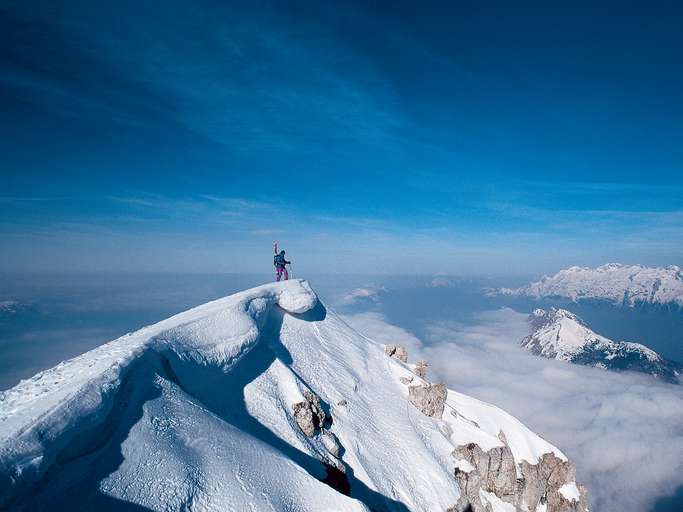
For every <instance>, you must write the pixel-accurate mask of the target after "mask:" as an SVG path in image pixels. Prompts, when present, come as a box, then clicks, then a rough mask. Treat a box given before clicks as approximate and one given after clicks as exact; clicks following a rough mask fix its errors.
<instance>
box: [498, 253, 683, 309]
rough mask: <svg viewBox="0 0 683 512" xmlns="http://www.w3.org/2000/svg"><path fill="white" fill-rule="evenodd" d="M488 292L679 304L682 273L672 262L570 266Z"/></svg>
mask: <svg viewBox="0 0 683 512" xmlns="http://www.w3.org/2000/svg"><path fill="white" fill-rule="evenodd" d="M490 293H492V294H500V295H516V296H526V297H533V298H537V299H540V298H564V299H569V300H571V301H574V302H578V301H584V300H601V301H608V302H612V303H614V304H618V305H623V306H626V307H634V306H636V305H638V304H653V305H672V304H673V305H677V306H678V307H683V272H682V271H681V269H680V268H679V267H678V266H676V265H669V266H666V267H645V266H642V265H624V264H622V263H607V264H605V265H601V266H599V267H597V268H589V267H578V266H573V267H569V268H567V269H564V270H560V271H559V272H558V273H557V274H555V275H553V276H545V277H543V279H541V280H540V281H537V282H534V283H531V284H529V285H527V286H522V287H521V288H500V289H497V290H493V291H491V292H490Z"/></svg>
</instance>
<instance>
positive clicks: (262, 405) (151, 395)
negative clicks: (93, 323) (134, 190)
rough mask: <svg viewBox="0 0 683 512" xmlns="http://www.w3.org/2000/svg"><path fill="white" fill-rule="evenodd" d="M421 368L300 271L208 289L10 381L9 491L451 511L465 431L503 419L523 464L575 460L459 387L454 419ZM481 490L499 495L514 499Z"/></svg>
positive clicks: (0, 459) (4, 488) (73, 497)
mask: <svg viewBox="0 0 683 512" xmlns="http://www.w3.org/2000/svg"><path fill="white" fill-rule="evenodd" d="M411 368H412V366H411V365H407V364H404V363H402V362H400V361H398V360H396V359H394V358H390V357H388V356H386V355H385V354H384V352H383V346H381V345H379V344H376V343H375V342H373V341H371V340H369V339H368V338H366V337H364V336H362V335H360V334H359V333H357V332H356V331H354V330H353V329H352V328H350V327H349V326H348V325H347V324H345V323H344V322H343V321H342V320H341V319H340V318H339V317H338V316H337V315H335V314H334V313H332V312H330V311H328V310H326V309H325V307H324V306H323V305H322V303H320V302H319V301H318V299H317V297H316V295H315V293H314V292H313V291H312V290H311V289H310V287H309V285H308V284H307V283H306V282H305V281H301V280H292V281H288V282H282V283H274V284H267V285H264V286H260V287H258V288H254V289H251V290H247V291H244V292H241V293H238V294H236V295H232V296H229V297H226V298H223V299H219V300H216V301H214V302H210V303H207V304H204V305H202V306H199V307H196V308H194V309H191V310H189V311H187V312H184V313H181V314H178V315H176V316H173V317H171V318H169V319H167V320H164V321H162V322H159V323H157V324H155V325H152V326H149V327H145V328H143V329H141V330H139V331H137V332H134V333H131V334H128V335H125V336H123V337H121V338H119V339H117V340H114V341H112V342H109V343H107V344H105V345H102V346H101V347H98V348H97V349H95V350H92V351H90V352H87V353H85V354H83V355H81V356H79V357H77V358H74V359H71V360H69V361H66V362H63V363H60V364H59V365H57V366H56V367H54V368H52V369H50V370H47V371H44V372H41V373H39V374H37V375H36V376H34V377H33V378H31V379H28V380H24V381H22V382H21V383H19V384H18V385H17V386H16V387H14V388H12V389H10V390H8V391H6V392H4V393H2V395H0V509H5V508H7V509H12V510H67V509H68V510H98V511H102V510H122V509H125V510H154V511H162V510H163V511H169V510H202V511H240V512H241V511H261V510H268V511H302V512H303V511H307V512H308V511H369V510H371V509H373V510H378V511H382V510H387V511H408V510H410V511H445V510H446V509H447V508H449V507H452V506H453V505H454V504H455V503H456V501H457V500H458V498H459V496H460V489H459V488H458V484H457V483H456V480H455V478H454V471H455V468H456V466H457V465H459V467H460V468H461V469H463V466H464V465H466V464H467V462H466V461H457V460H456V459H455V458H454V457H453V456H452V455H451V454H452V452H453V450H454V448H455V447H456V446H461V445H463V444H467V443H475V444H477V445H479V446H480V447H482V449H484V450H488V449H489V448H491V447H494V446H501V445H503V443H502V441H501V439H500V436H499V434H500V432H501V431H502V432H503V433H504V434H505V438H506V439H507V443H508V445H509V447H510V450H511V451H512V453H513V456H514V459H515V462H516V463H517V464H519V463H521V461H522V460H525V461H527V462H529V463H531V464H535V463H536V462H538V460H539V458H540V457H541V456H542V455H543V454H546V453H552V454H554V455H555V456H556V457H558V458H559V459H561V460H566V457H565V456H564V455H563V454H562V453H561V452H560V451H559V450H558V449H557V448H555V447H553V446H552V445H550V444H549V443H547V442H546V441H544V440H543V439H541V438H540V437H539V436H537V435H535V434H534V433H532V432H531V431H529V430H528V429H527V428H526V427H524V426H523V425H522V424H521V423H520V422H519V421H517V420H516V419H515V418H513V417H511V416H510V415H508V414H506V413H505V412H503V411H502V410H500V409H498V408H497V407H494V406H492V405H489V404H486V403H483V402H480V401H478V400H475V399H473V398H470V397H467V396H465V395H462V394H460V393H456V392H454V391H449V392H448V398H447V403H446V411H445V412H444V414H443V419H434V418H431V417H428V416H425V415H423V414H422V413H421V412H420V411H419V410H418V409H416V408H414V407H413V406H412V405H410V404H409V402H408V400H407V397H408V390H407V386H406V385H404V384H403V383H401V381H400V380H399V379H400V377H401V376H403V377H406V376H412V373H411ZM413 378H414V379H415V382H422V381H421V379H419V377H415V376H413ZM308 392H313V393H315V395H317V396H318V397H320V400H321V403H322V407H323V409H325V412H326V414H327V416H328V417H331V418H332V421H331V423H329V424H327V425H326V430H325V432H320V433H318V434H316V435H315V436H313V437H307V436H306V435H304V433H303V432H302V430H301V429H300V428H299V425H298V424H297V421H296V419H295V417H294V414H293V407H292V406H293V405H294V404H296V403H299V402H303V401H305V394H307V393H308ZM335 465H337V467H339V466H341V467H342V468H343V472H345V475H346V476H342V477H341V478H342V480H345V482H342V483H341V484H340V482H339V478H340V475H342V472H341V471H338V472H337V473H335V472H334V471H331V470H330V467H331V466H335ZM335 479H336V483H335ZM325 481H327V482H328V483H329V484H330V485H328V483H325ZM345 485H346V487H347V491H348V487H349V486H350V492H348V494H349V495H348V496H347V495H345V494H343V493H342V492H339V490H343V488H344V486H345ZM575 488H576V484H575V482H573V481H570V482H566V487H565V488H564V489H565V490H566V496H567V497H568V499H570V498H571V499H572V500H573V499H574V497H575V496H576V498H575V499H576V500H578V499H579V498H578V494H576V493H575V492H574V491H573V490H574V489H575ZM337 489H339V490H337ZM481 492H482V493H483V494H480V496H481V499H482V502H485V503H488V504H489V506H490V507H491V510H493V511H494V512H499V511H507V510H514V507H512V508H510V507H511V505H510V504H509V503H505V502H504V501H502V500H501V499H499V497H497V496H496V495H495V494H492V493H487V492H485V491H481ZM487 510H488V509H487ZM532 512H533V511H532Z"/></svg>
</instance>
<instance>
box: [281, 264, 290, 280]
mask: <svg viewBox="0 0 683 512" xmlns="http://www.w3.org/2000/svg"><path fill="white" fill-rule="evenodd" d="M282 272H283V273H284V274H285V281H287V280H288V279H289V272H287V267H285V268H283V269H282Z"/></svg>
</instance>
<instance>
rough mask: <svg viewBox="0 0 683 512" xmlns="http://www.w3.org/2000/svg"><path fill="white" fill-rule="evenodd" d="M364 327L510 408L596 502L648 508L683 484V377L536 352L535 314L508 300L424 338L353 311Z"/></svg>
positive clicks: (595, 505)
mask: <svg viewBox="0 0 683 512" xmlns="http://www.w3.org/2000/svg"><path fill="white" fill-rule="evenodd" d="M345 319H346V320H347V322H349V323H350V324H351V325H352V326H354V327H355V328H357V329H358V330H359V331H361V332H363V333H365V334H366V335H367V336H369V337H371V338H373V339H375V340H377V341H379V342H382V343H398V344H403V345H405V346H406V347H407V348H408V350H409V358H410V360H411V361H415V360H417V359H418V358H425V359H427V360H428V361H429V363H430V372H431V373H430V377H431V379H432V380H443V381H445V382H447V383H448V386H449V387H450V388H452V389H455V390H457V391H460V392H463V393H467V394H469V395H472V396H475V397H477V398H479V399H481V400H484V401H487V402H490V403H493V404H496V405H498V406H499V407H501V408H503V409H505V410H506V411H508V412H510V413H511V414H513V415H515V416H516V417H518V418H519V419H520V420H522V421H523V422H524V423H525V424H526V425H527V426H529V427H530V428H531V429H532V430H534V431H535V432H537V433H538V434H540V435H541V436H543V437H544V438H546V439H547V440H549V441H550V442H552V443H553V444H555V445H556V446H558V447H559V448H560V449H562V450H563V451H564V452H565V454H566V455H567V456H568V457H569V458H570V459H571V460H572V461H573V462H574V463H575V465H576V467H577V479H578V480H579V481H580V482H581V483H584V484H585V485H587V486H588V489H589V497H590V502H591V505H592V509H593V510H598V511H601V512H643V511H646V510H649V509H650V508H651V507H652V506H653V504H654V502H655V501H656V500H657V499H658V498H660V497H662V496H666V495H670V494H673V493H674V491H675V489H676V488H677V487H678V486H680V485H681V484H683V476H682V470H683V386H675V385H671V384H665V383H661V382H658V381H656V380H655V379H653V378H651V377H649V376H646V375H639V374H633V373H624V374H620V373H615V372H609V371H605V370H601V369H597V368H589V367H584V366H578V365H573V364H569V363H563V362H560V361H554V360H549V359H544V358H541V357H538V356H534V355H532V354H530V353H528V352H526V351H524V350H523V349H521V347H520V346H519V340H521V339H522V338H523V337H524V336H525V335H526V334H528V332H529V326H528V324H527V315H526V314H522V313H518V312H516V311H513V310H511V309H508V308H504V309H500V310H495V311H486V312H482V313H480V314H478V315H476V318H475V319H476V321H475V322H472V323H468V324H461V323H455V322H452V321H448V320H443V321H431V322H429V323H428V324H426V325H425V328H424V331H423V333H424V334H423V335H422V337H423V339H419V338H418V337H417V336H415V335H414V334H413V333H411V332H409V331H407V330H405V329H403V328H401V327H397V326H395V325H392V324H390V323H389V322H388V321H387V320H386V317H384V316H383V315H382V314H380V313H376V312H373V313H358V314H353V315H346V316H345Z"/></svg>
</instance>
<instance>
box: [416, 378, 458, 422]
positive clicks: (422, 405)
mask: <svg viewBox="0 0 683 512" xmlns="http://www.w3.org/2000/svg"><path fill="white" fill-rule="evenodd" d="M447 396H448V388H447V387H446V384H430V385H428V386H408V400H409V401H410V403H411V404H413V405H414V406H415V407H416V408H417V409H419V410H420V411H421V412H422V413H423V414H425V415H427V416H431V417H432V418H441V416H442V415H443V409H444V405H445V404H446V397H447Z"/></svg>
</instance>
